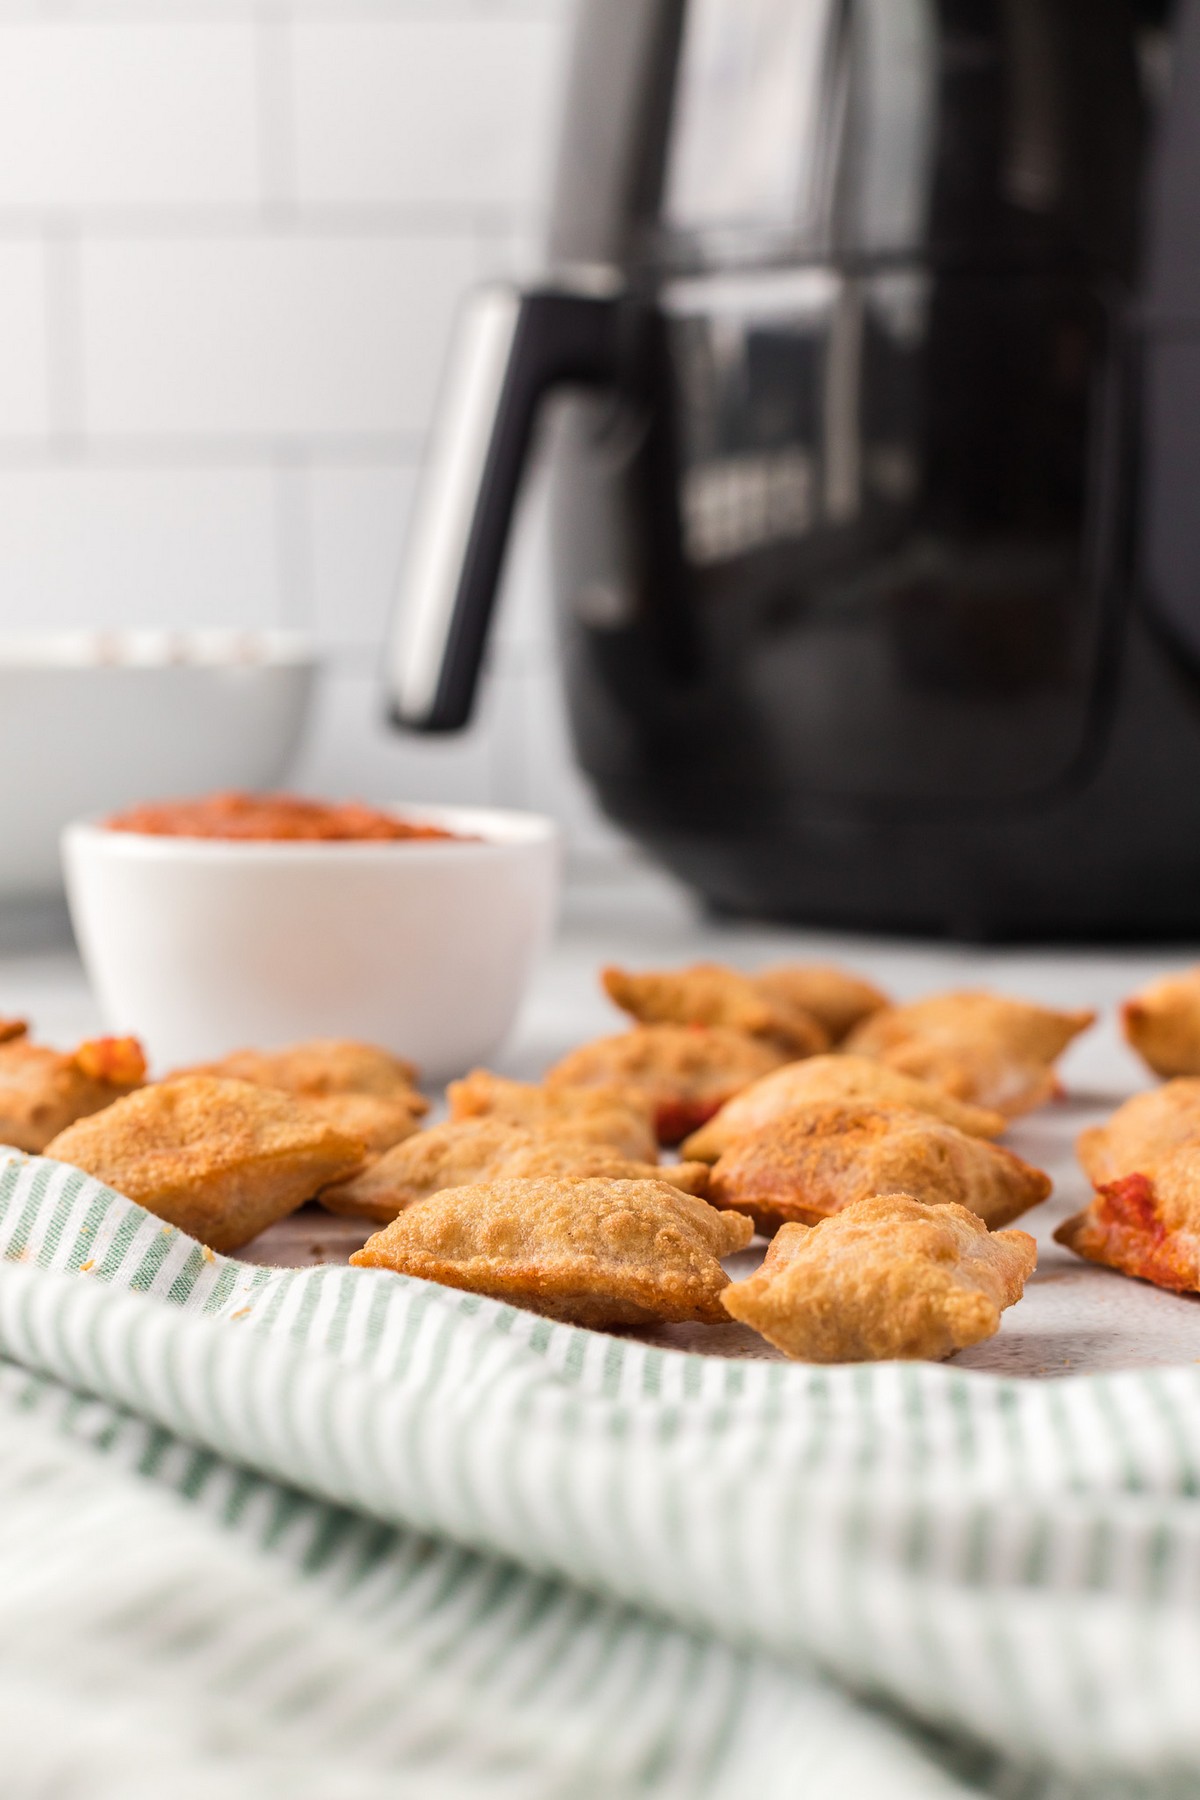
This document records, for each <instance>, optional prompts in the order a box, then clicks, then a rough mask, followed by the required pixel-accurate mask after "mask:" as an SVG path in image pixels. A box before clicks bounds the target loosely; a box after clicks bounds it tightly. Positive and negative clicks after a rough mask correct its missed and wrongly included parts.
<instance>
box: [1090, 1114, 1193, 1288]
mask: <svg viewBox="0 0 1200 1800" xmlns="http://www.w3.org/2000/svg"><path fill="white" fill-rule="evenodd" d="M1054 1236H1055V1239H1056V1241H1057V1242H1058V1243H1060V1244H1065V1245H1066V1247H1067V1249H1068V1250H1073V1251H1074V1252H1075V1254H1076V1256H1082V1257H1083V1258H1084V1259H1085V1260H1086V1261H1087V1262H1094V1263H1103V1264H1104V1266H1105V1267H1106V1268H1109V1269H1119V1270H1120V1272H1121V1274H1123V1275H1136V1276H1138V1277H1139V1279H1141V1280H1142V1281H1152V1282H1153V1283H1154V1284H1155V1286H1156V1287H1162V1288H1171V1289H1173V1290H1174V1291H1175V1292H1176V1293H1200V1148H1198V1147H1189V1148H1187V1149H1184V1150H1176V1151H1174V1152H1173V1154H1171V1155H1170V1156H1166V1157H1164V1158H1163V1159H1162V1161H1161V1162H1157V1163H1155V1165H1154V1167H1153V1168H1152V1169H1151V1170H1149V1171H1147V1172H1144V1173H1143V1172H1138V1173H1136V1174H1132V1175H1124V1176H1120V1177H1118V1178H1117V1179H1116V1180H1115V1181H1109V1182H1105V1183H1104V1184H1103V1185H1102V1186H1101V1187H1100V1189H1099V1191H1098V1192H1097V1193H1096V1195H1095V1197H1094V1198H1093V1200H1092V1202H1091V1204H1090V1206H1087V1207H1085V1208H1084V1210H1083V1211H1082V1212H1081V1213H1076V1214H1075V1216H1074V1217H1073V1218H1070V1219H1067V1220H1065V1221H1064V1222H1063V1224H1061V1225H1060V1226H1059V1228H1058V1230H1057V1231H1056V1232H1055V1234H1054Z"/></svg>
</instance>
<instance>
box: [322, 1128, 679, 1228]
mask: <svg viewBox="0 0 1200 1800" xmlns="http://www.w3.org/2000/svg"><path fill="white" fill-rule="evenodd" d="M543 1175H573V1176H578V1177H583V1176H605V1177H607V1178H608V1179H610V1180H614V1181H615V1180H623V1181H654V1180H657V1179H658V1178H659V1177H660V1176H661V1178H662V1180H664V1181H669V1182H670V1183H671V1185H672V1187H678V1188H683V1189H684V1191H685V1192H687V1193H691V1194H695V1193H701V1194H702V1193H703V1192H704V1191H705V1189H706V1188H707V1186H708V1167H707V1165H706V1164H704V1163H681V1164H678V1165H676V1166H673V1167H672V1168H670V1169H662V1170H660V1169H658V1168H656V1167H655V1165H654V1164H653V1163H645V1162H635V1161H631V1160H630V1158H629V1157H625V1156H621V1155H620V1154H619V1152H617V1151H616V1150H612V1149H610V1148H609V1147H608V1146H607V1145H605V1144H589V1143H587V1142H586V1141H582V1140H580V1139H577V1138H568V1137H556V1136H553V1135H552V1136H548V1137H538V1136H537V1135H536V1134H535V1133H534V1132H532V1131H526V1130H525V1129H523V1127H521V1126H519V1125H506V1124H505V1123H504V1121H503V1120H501V1119H488V1118H483V1119H457V1120H455V1119H451V1120H447V1122H446V1123H445V1124H443V1125H434V1126H433V1127H432V1128H431V1129H430V1130H429V1131H420V1132H418V1133H417V1134H416V1136H415V1137H411V1138H408V1139H407V1140H406V1142H404V1143H403V1144H397V1145H396V1147H395V1149H394V1150H389V1151H388V1152H387V1154H386V1155H385V1156H381V1157H379V1158H378V1160H377V1161H375V1162H373V1163H372V1164H371V1165H370V1166H369V1167H368V1168H366V1169H363V1170H362V1171H361V1172H360V1173H359V1174H357V1175H353V1176H351V1178H350V1180H349V1181H344V1182H339V1183H338V1184H337V1185H336V1186H335V1187H331V1188H327V1189H326V1190H325V1191H324V1192H323V1193H322V1194H321V1195H320V1200H321V1203H322V1205H324V1206H326V1207H327V1208H328V1209H329V1211H330V1212H336V1213H344V1214H348V1215H351V1216H353V1217H357V1218H366V1219H373V1220H374V1221H375V1222H376V1223H377V1224H380V1225H386V1224H387V1223H388V1221H389V1220H390V1219H394V1218H395V1217H396V1215H397V1213H400V1212H403V1211H404V1209H405V1207H407V1206H413V1205H415V1204H416V1202H417V1201H419V1200H426V1199H428V1197H429V1195H430V1194H436V1193H440V1191H441V1190H442V1189H443V1188H452V1187H470V1186H474V1185H475V1184H476V1183H478V1182H485V1181H505V1180H522V1181H528V1180H532V1179H534V1178H536V1177H540V1176H543Z"/></svg>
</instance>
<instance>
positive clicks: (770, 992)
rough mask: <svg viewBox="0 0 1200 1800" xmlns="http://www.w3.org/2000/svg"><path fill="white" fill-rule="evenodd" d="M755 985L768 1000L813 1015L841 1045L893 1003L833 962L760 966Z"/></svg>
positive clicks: (857, 976)
mask: <svg viewBox="0 0 1200 1800" xmlns="http://www.w3.org/2000/svg"><path fill="white" fill-rule="evenodd" d="M754 985H755V987H756V988H757V989H758V990H759V992H760V993H762V994H766V996H767V997H768V999H775V1000H787V1001H790V1002H791V1004H792V1005H793V1006H799V1007H801V1008H802V1009H803V1011H804V1012H806V1013H809V1014H811V1016H812V1017H813V1018H814V1019H816V1021H817V1023H818V1024H819V1025H823V1026H824V1028H825V1030H826V1032H827V1033H828V1036H829V1041H830V1043H831V1044H840V1043H841V1042H842V1039H843V1038H845V1037H846V1036H847V1035H848V1034H849V1033H850V1032H851V1031H853V1030H854V1027H855V1026H856V1025H861V1024H862V1022H863V1020H864V1019H869V1018H870V1017H871V1015H872V1013H877V1012H881V1011H882V1010H883V1008H884V1007H885V1006H890V1005H891V1000H890V999H889V997H888V995H887V994H885V993H884V992H883V990H882V989H881V988H877V987H873V986H872V984H871V983H870V982H869V981H864V980H863V978H862V976H861V975H852V974H851V973H850V971H849V970H848V969H839V968H837V967H835V966H834V965H833V964H831V963H776V964H775V965H774V967H772V968H769V969H760V970H759V972H758V974H757V975H756V976H755V977H754Z"/></svg>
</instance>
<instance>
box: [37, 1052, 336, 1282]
mask: <svg viewBox="0 0 1200 1800" xmlns="http://www.w3.org/2000/svg"><path fill="white" fill-rule="evenodd" d="M46 1154H47V1155H48V1156H53V1157H56V1158H57V1159H58V1161H59V1162H65V1163H71V1164H73V1166H74V1167H75V1168H77V1169H83V1170H84V1171H85V1173H86V1174H88V1175H94V1176H95V1177H96V1179H97V1180H98V1181H103V1182H105V1183H106V1184H107V1186H109V1187H111V1188H115V1189H116V1190H117V1192H118V1193H120V1194H124V1195H125V1196H126V1197H127V1198H128V1199H130V1200H136V1201H137V1203H138V1204H139V1205H140V1206H144V1207H145V1208H146V1209H147V1210H148V1211H149V1212H152V1213H157V1214H158V1216H159V1218H160V1219H166V1220H168V1221H169V1223H170V1224H172V1225H178V1226H179V1228H180V1229H181V1230H182V1231H186V1232H187V1233H188V1234H189V1235H190V1236H192V1237H194V1238H199V1240H200V1242H201V1243H202V1244H207V1245H209V1247H210V1248H211V1249H213V1250H222V1251H224V1250H236V1249H237V1248H238V1247H239V1245H241V1244H245V1243H248V1242H249V1241H250V1239H251V1238H254V1237H257V1236H258V1234H259V1232H260V1231H265V1230H266V1228H267V1226H268V1225H273V1224H274V1223H275V1221H276V1220H277V1219H282V1218H283V1217H284V1216H285V1215H286V1214H287V1213H290V1212H294V1211H295V1209H296V1208H297V1207H298V1206H301V1205H302V1204H303V1203H304V1201H305V1200H310V1199H311V1198H312V1197H313V1195H314V1194H316V1192H317V1191H318V1189H319V1188H322V1187H325V1186H327V1185H328V1183H329V1182H331V1181H336V1180H338V1178H339V1177H340V1176H343V1175H348V1174H349V1173H350V1172H351V1170H352V1169H354V1168H355V1167H356V1166H357V1165H358V1164H359V1163H360V1162H361V1161H362V1157H363V1146H362V1145H361V1144H360V1143H356V1142H355V1141H354V1140H353V1139H352V1138H348V1137H346V1136H345V1135H344V1134H343V1133H342V1132H340V1131H337V1130H335V1129H334V1127H333V1126H332V1125H328V1124H326V1123H325V1122H324V1120H322V1119H320V1118H319V1117H317V1115H316V1114H315V1113H314V1112H313V1111H312V1110H311V1108H309V1107H308V1106H306V1105H305V1104H304V1102H303V1101H302V1100H298V1099H296V1098H295V1097H294V1096H293V1095H290V1094H285V1093H282V1092H281V1091H280V1090H278V1089H276V1088H263V1087H256V1086H254V1085H252V1084H251V1083H250V1082H246V1081H225V1080H222V1079H220V1078H219V1077H217V1076H212V1075H185V1076H181V1077H180V1078H179V1079H178V1080H175V1081H166V1082H160V1083H158V1084H157V1085H155V1086H153V1087H145V1088H141V1089H139V1091H138V1092H137V1093H134V1094H129V1095H128V1096H127V1097H126V1098H125V1099H123V1100H118V1101H116V1103H115V1104H114V1105H112V1106H109V1107H107V1108H106V1109H105V1111H104V1112H102V1113H97V1114H96V1115H95V1116H94V1117H93V1118H89V1119H81V1120H80V1121H79V1123H78V1124H75V1125H72V1126H70V1127H68V1129H67V1130H66V1131H64V1132H62V1133H61V1134H60V1135H59V1136H58V1137H56V1138H55V1139H54V1140H53V1142H52V1143H51V1144H49V1145H48V1146H47V1151H46Z"/></svg>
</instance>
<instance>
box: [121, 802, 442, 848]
mask: <svg viewBox="0 0 1200 1800" xmlns="http://www.w3.org/2000/svg"><path fill="white" fill-rule="evenodd" d="M105 824H106V825H107V828H108V830H109V831H135V832H139V833H141V834H142V835H144V836H148V837H187V838H224V839H241V840H243V841H247V842H253V843H289V842H290V843H356V844H359V843H396V842H401V841H406V840H418V839H419V840H424V841H428V840H429V839H437V840H439V841H442V842H453V843H466V842H470V840H469V839H467V838H465V837H464V836H463V835H462V834H460V833H458V832H454V831H443V830H442V829H441V827H440V826H437V825H425V824H421V823H418V822H416V821H414V820H408V819H398V818H397V817H396V815H395V814H394V813H388V812H380V811H379V810H378V809H377V808H375V807H373V806H364V805H362V804H361V803H360V802H358V801H356V800H348V801H344V802H342V803H341V804H335V803H333V802H330V801H326V800H305V799H302V798H301V797H300V796H298V795H296V794H207V795H206V796H205V797H204V798H203V799H202V800H162V801H154V802H151V803H149V804H147V805H144V806H133V807H130V808H129V810H128V811H127V812H121V813H116V814H114V816H113V817H112V818H111V819H107V820H106V821H105Z"/></svg>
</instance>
